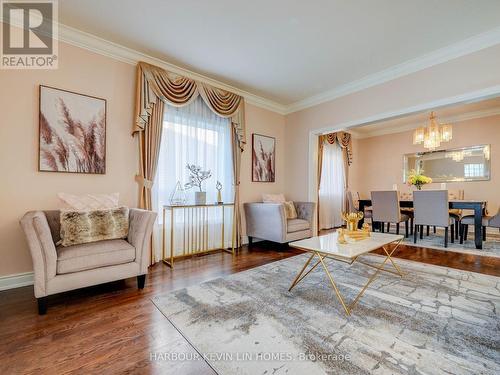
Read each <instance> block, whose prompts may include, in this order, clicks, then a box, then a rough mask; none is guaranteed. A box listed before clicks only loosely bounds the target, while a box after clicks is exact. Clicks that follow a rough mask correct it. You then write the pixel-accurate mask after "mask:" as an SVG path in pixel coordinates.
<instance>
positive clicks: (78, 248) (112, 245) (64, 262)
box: [57, 240, 135, 274]
mask: <svg viewBox="0 0 500 375" xmlns="http://www.w3.org/2000/svg"><path fill="white" fill-rule="evenodd" d="M134 259H135V248H134V247H133V246H132V245H131V244H129V243H128V242H127V241H125V240H106V241H99V242H92V243H86V244H81V245H73V246H67V247H63V246H58V247H57V274H64V273H71V272H79V271H85V270H90V269H93V268H99V267H106V266H114V265H116V264H123V263H128V262H132V261H134Z"/></svg>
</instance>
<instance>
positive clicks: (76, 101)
mask: <svg viewBox="0 0 500 375" xmlns="http://www.w3.org/2000/svg"><path fill="white" fill-rule="evenodd" d="M38 160H39V163H38V170H39V171H43V172H69V173H93V174H104V173H105V172H106V100H105V99H101V98H96V97H93V96H89V95H84V94H78V93H75V92H71V91H67V90H61V89H57V88H53V87H48V86H43V85H40V113H39V159H38Z"/></svg>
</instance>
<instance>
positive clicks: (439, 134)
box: [413, 112, 453, 150]
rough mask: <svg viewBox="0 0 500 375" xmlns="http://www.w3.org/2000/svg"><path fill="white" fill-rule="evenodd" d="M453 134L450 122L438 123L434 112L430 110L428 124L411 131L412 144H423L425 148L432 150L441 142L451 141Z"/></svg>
mask: <svg viewBox="0 0 500 375" xmlns="http://www.w3.org/2000/svg"><path fill="white" fill-rule="evenodd" d="M452 136H453V131H452V126H451V124H439V123H438V122H437V120H436V114H435V113H434V112H431V116H430V117H429V125H428V126H427V127H420V128H418V129H415V132H414V133H413V144H414V145H419V144H422V143H423V144H424V147H425V148H428V149H431V150H434V149H435V148H438V147H439V146H440V145H441V142H449V141H451V139H452Z"/></svg>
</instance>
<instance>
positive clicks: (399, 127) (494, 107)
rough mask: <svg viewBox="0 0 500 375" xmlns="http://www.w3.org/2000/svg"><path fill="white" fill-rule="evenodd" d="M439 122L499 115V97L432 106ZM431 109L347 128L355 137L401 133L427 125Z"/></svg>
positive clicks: (451, 122)
mask: <svg viewBox="0 0 500 375" xmlns="http://www.w3.org/2000/svg"><path fill="white" fill-rule="evenodd" d="M432 111H434V112H435V114H436V116H437V119H438V122H439V123H450V124H454V123H457V122H460V121H466V120H471V119H477V118H483V117H489V116H496V115H500V97H498V98H492V99H487V100H482V101H478V102H473V103H462V104H456V105H452V106H447V107H442V108H434V109H433V110H432ZM430 112H431V110H429V111H425V112H419V113H414V114H411V115H406V116H401V117H397V118H394V119H390V120H384V121H378V122H376V123H373V124H369V125H363V126H358V127H354V128H352V129H349V132H350V133H351V134H352V135H353V137H355V138H369V137H375V136H379V135H383V134H392V133H401V132H404V131H407V130H411V129H416V128H418V127H421V126H427V125H428V123H429V115H430Z"/></svg>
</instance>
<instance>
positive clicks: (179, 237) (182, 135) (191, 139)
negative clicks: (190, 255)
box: [152, 97, 234, 259]
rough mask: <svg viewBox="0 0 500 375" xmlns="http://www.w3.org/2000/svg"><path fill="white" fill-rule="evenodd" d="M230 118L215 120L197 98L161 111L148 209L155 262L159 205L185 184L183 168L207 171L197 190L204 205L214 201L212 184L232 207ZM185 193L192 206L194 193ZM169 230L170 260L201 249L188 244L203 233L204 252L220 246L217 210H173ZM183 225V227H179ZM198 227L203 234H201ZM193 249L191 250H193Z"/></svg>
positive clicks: (159, 228) (229, 223)
mask: <svg viewBox="0 0 500 375" xmlns="http://www.w3.org/2000/svg"><path fill="white" fill-rule="evenodd" d="M231 135H232V133H231V123H230V119H227V118H223V117H220V116H218V115H216V114H215V113H214V112H212V111H211V110H210V108H208V106H207V105H206V104H205V102H204V101H203V99H202V98H201V97H198V98H196V99H195V100H194V101H193V102H192V103H191V104H189V105H187V106H184V107H173V106H170V105H166V106H165V114H164V119H163V133H162V140H161V147H160V156H159V161H158V170H157V173H156V178H155V183H154V184H153V192H152V199H153V208H154V209H155V210H156V211H157V212H158V220H157V223H156V225H155V230H154V233H153V246H154V247H153V249H154V251H155V255H156V259H161V246H162V237H161V236H162V228H163V224H164V223H163V217H162V213H163V205H165V204H169V203H170V196H171V194H172V192H173V191H174V190H175V186H176V184H177V182H178V181H179V182H180V183H181V186H184V183H186V182H187V181H188V178H189V171H188V170H187V168H186V165H187V164H195V165H198V166H200V167H201V168H202V169H203V170H210V171H211V172H212V177H211V178H209V179H208V180H205V182H204V183H203V190H204V191H206V193H207V203H214V202H215V201H216V200H217V190H216V188H215V185H216V183H217V181H220V182H221V184H222V200H223V201H224V202H233V200H234V187H233V167H232V151H231ZM195 191H196V190H195V189H194V188H193V189H190V190H186V192H185V194H186V198H187V202H188V203H193V202H194V192H195ZM175 212H176V216H175V224H176V225H175V228H174V241H175V244H174V255H181V254H183V253H185V252H195V251H199V250H202V248H200V247H198V248H196V246H194V245H193V243H194V242H195V241H192V240H191V239H192V237H193V236H194V237H196V236H197V235H200V231H201V230H207V228H208V244H206V245H208V247H209V248H217V247H220V245H221V240H222V239H221V231H220V224H221V219H222V217H221V207H213V208H209V209H208V213H207V212H204V211H203V209H189V210H187V211H185V210H181V209H177V210H176V211H175ZM232 217H233V212H232V209H231V208H226V212H225V229H226V233H225V246H226V247H228V246H229V245H230V243H231V236H232V232H231V229H232ZM184 224H186V225H184ZM166 225H167V227H166V229H169V228H170V214H168V215H167V217H166ZM202 228H204V229H202ZM166 232H167V238H166V245H167V249H166V250H167V251H166V254H167V255H168V254H170V248H169V247H170V238H169V236H170V233H169V230H167V231H166ZM193 246H194V247H193Z"/></svg>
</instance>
